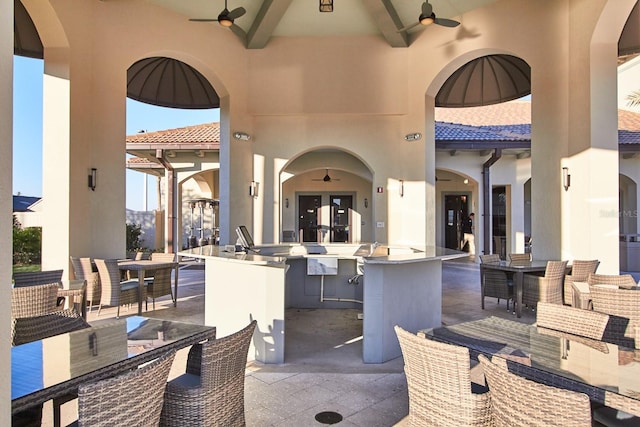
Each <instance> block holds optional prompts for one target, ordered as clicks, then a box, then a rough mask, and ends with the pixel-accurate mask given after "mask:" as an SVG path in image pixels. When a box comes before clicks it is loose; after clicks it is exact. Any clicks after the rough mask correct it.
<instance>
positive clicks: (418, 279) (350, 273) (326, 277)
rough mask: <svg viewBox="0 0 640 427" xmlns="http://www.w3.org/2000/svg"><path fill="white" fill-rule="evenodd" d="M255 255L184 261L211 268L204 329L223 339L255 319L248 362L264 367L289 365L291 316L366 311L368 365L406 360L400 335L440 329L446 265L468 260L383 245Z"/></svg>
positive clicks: (296, 247)
mask: <svg viewBox="0 0 640 427" xmlns="http://www.w3.org/2000/svg"><path fill="white" fill-rule="evenodd" d="M254 249H256V250H258V251H259V252H254V251H248V252H235V253H234V252H227V251H226V250H225V247H224V246H213V245H208V246H202V247H197V248H193V249H189V250H184V251H182V252H180V253H179V255H181V256H183V257H193V258H200V259H203V260H204V262H205V324H206V325H209V326H215V327H216V328H217V334H218V336H221V337H223V336H226V335H228V334H231V333H233V332H235V331H237V330H239V329H241V328H242V327H244V326H246V325H247V324H248V323H249V322H250V321H251V320H253V319H256V320H257V321H258V327H257V329H256V332H255V334H254V339H253V343H252V347H251V350H250V354H249V356H250V357H251V356H252V355H253V357H254V359H255V360H257V361H260V362H263V363H284V362H285V357H284V355H285V352H284V349H285V322H284V319H285V309H287V308H361V309H362V311H363V316H364V317H363V342H362V349H363V354H362V358H363V361H364V362H365V363H384V362H386V361H389V360H391V359H394V358H396V357H398V356H400V355H401V351H400V346H399V344H398V340H397V338H396V336H395V333H394V330H393V327H394V326H395V325H400V326H402V327H403V328H405V329H407V330H412V331H418V330H420V329H426V328H435V327H439V326H441V317H442V260H444V259H452V258H458V257H462V256H466V255H467V254H464V253H460V252H456V251H451V250H448V249H443V248H422V249H416V248H411V247H399V246H385V245H378V244H335V243H334V244H295V243H294V244H279V245H263V246H256V247H255V248H254ZM253 352H255V354H253Z"/></svg>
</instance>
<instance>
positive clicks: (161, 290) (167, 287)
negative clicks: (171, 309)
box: [145, 267, 175, 310]
mask: <svg viewBox="0 0 640 427" xmlns="http://www.w3.org/2000/svg"><path fill="white" fill-rule="evenodd" d="M172 272H173V267H169V268H159V269H157V270H154V273H153V281H152V282H150V283H149V284H148V285H147V298H146V301H148V300H149V298H151V299H152V301H153V309H154V310H155V309H156V298H158V297H161V296H164V295H171V300H172V301H175V299H174V296H173V289H172V288H171V273H172ZM145 304H146V303H145ZM147 308H148V307H147Z"/></svg>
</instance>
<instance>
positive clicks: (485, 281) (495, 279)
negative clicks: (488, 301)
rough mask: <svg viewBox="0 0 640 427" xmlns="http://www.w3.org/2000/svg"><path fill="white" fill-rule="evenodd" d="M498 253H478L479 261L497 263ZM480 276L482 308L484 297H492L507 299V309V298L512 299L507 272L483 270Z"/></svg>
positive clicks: (511, 287) (498, 260)
mask: <svg viewBox="0 0 640 427" xmlns="http://www.w3.org/2000/svg"><path fill="white" fill-rule="evenodd" d="M499 262H500V255H498V254H491V255H480V263H482V264H488V263H494V264H495V263H499ZM480 271H481V272H482V276H481V277H480V297H481V298H482V309H483V310H484V297H493V298H497V299H498V304H500V299H501V298H502V299H504V300H506V301H507V310H509V300H513V283H510V282H509V279H508V277H507V273H505V272H504V271H497V270H488V269H487V270H483V269H480Z"/></svg>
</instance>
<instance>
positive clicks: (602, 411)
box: [593, 406, 640, 427]
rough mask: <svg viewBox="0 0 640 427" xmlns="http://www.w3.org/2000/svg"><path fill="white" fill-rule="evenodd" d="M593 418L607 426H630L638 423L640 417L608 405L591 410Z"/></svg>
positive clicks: (639, 422) (639, 423)
mask: <svg viewBox="0 0 640 427" xmlns="http://www.w3.org/2000/svg"><path fill="white" fill-rule="evenodd" d="M593 419H594V420H596V421H597V422H599V423H602V424H604V425H605V426H607V427H631V426H638V425H640V418H638V417H634V416H633V415H631V414H628V413H626V412H623V411H618V410H617V409H613V408H610V407H608V406H602V407H600V408H598V409H595V410H594V411H593Z"/></svg>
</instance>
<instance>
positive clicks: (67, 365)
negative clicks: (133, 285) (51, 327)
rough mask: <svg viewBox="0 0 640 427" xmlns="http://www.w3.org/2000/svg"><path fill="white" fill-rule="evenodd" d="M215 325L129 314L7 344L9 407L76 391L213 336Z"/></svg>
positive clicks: (26, 405)
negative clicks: (35, 338)
mask: <svg viewBox="0 0 640 427" xmlns="http://www.w3.org/2000/svg"><path fill="white" fill-rule="evenodd" d="M215 331H216V329H215V327H210V326H203V325H195V324H190V323H184V322H176V321H168V320H160V319H151V318H146V317H141V316H132V317H128V318H126V319H117V320H113V321H107V322H105V323H102V324H99V325H97V326H92V327H91V328H87V329H82V330H79V331H74V332H70V333H66V334H61V335H56V336H53V337H50V338H46V339H43V340H39V341H34V342H30V343H27V344H23V345H19V346H16V347H12V349H11V400H12V410H13V412H14V413H15V412H19V411H20V410H22V409H25V408H28V407H30V406H33V405H37V404H40V403H43V402H45V401H47V400H49V399H51V398H53V397H56V396H61V395H65V394H68V393H71V392H74V391H77V387H78V385H79V384H82V383H86V382H92V381H98V380H100V379H104V378H108V377H111V376H113V375H117V374H118V373H121V372H124V371H126V370H128V369H131V368H134V367H136V366H138V365H140V364H141V363H144V362H147V361H150V360H153V359H155V358H157V357H159V356H160V355H161V354H164V353H165V352H166V351H170V350H176V349H179V348H184V347H187V346H189V345H192V344H195V343H197V342H200V341H203V340H206V339H213V338H215Z"/></svg>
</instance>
